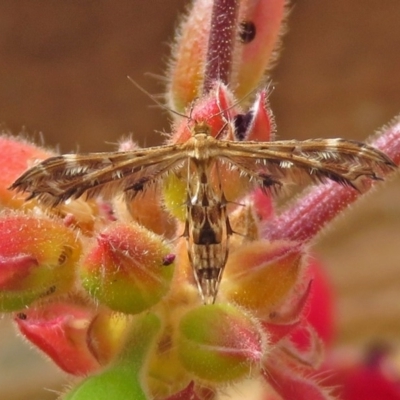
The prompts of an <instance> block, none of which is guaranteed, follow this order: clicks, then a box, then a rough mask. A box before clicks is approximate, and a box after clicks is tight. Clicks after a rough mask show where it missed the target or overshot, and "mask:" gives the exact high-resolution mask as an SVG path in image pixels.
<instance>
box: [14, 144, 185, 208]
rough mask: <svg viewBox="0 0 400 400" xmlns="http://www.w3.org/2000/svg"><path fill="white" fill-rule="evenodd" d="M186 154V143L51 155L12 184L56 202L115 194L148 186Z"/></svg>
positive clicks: (46, 201) (173, 168) (49, 202)
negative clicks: (126, 149)
mask: <svg viewBox="0 0 400 400" xmlns="http://www.w3.org/2000/svg"><path fill="white" fill-rule="evenodd" d="M186 157H187V151H186V150H185V146H183V145H169V146H159V147H150V148H147V149H140V150H136V151H128V152H112V153H88V154H82V155H79V154H66V155H62V156H56V157H51V158H48V159H47V160H44V161H42V162H41V163H39V164H38V165H36V166H34V167H32V168H30V169H29V170H27V171H26V172H25V173H24V174H22V175H21V176H20V177H19V178H18V179H17V180H16V181H15V182H14V183H13V184H12V185H11V187H10V189H15V190H18V191H22V192H29V193H30V196H29V199H31V198H38V199H39V200H40V201H41V202H43V203H45V204H47V205H49V206H55V205H57V204H59V203H61V202H63V201H65V200H67V199H69V198H72V199H76V198H78V197H80V196H82V195H85V196H86V198H91V197H94V196H96V195H102V196H103V197H105V198H109V197H113V196H115V194H117V193H119V192H125V193H126V195H127V196H131V197H133V196H134V194H131V193H134V192H138V191H142V190H144V189H145V187H146V186H147V185H149V184H151V183H153V182H155V181H156V180H157V179H159V178H161V177H162V175H163V174H165V173H168V172H170V171H174V170H175V169H177V168H179V167H180V165H182V164H183V163H184V161H185V159H186Z"/></svg>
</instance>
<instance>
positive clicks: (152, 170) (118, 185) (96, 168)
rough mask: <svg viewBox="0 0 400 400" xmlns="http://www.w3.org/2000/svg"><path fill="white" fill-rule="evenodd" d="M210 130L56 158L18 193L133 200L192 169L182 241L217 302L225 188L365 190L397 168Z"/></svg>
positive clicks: (346, 146) (348, 145)
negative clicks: (315, 185) (327, 184)
mask: <svg viewBox="0 0 400 400" xmlns="http://www.w3.org/2000/svg"><path fill="white" fill-rule="evenodd" d="M210 132H211V129H210V128H209V127H208V126H207V123H206V122H204V121H202V122H199V123H198V122H194V125H193V127H192V136H191V137H190V138H189V139H188V140H187V141H186V142H184V143H180V144H170V145H165V146H158V147H151V148H148V149H141V150H133V151H127V152H114V153H93V154H86V155H74V154H72V155H65V156H58V157H52V158H49V159H48V160H45V161H43V162H41V163H40V164H38V165H36V166H34V167H33V168H31V169H29V170H28V171H26V172H25V173H24V174H23V175H22V176H21V177H20V178H18V179H17V180H16V181H15V182H14V183H13V184H12V186H11V189H16V190H19V191H24V192H29V193H30V196H29V198H38V200H39V201H41V202H43V203H45V204H46V205H49V206H55V205H57V204H59V203H60V202H63V201H65V200H67V199H69V198H78V197H80V196H81V195H86V197H87V198H89V197H93V196H97V195H101V196H104V197H112V196H115V195H117V194H119V193H125V197H126V198H127V199H130V198H132V197H134V196H135V195H136V193H138V192H141V191H143V190H145V189H146V188H147V187H148V186H149V185H151V184H154V183H155V182H159V181H163V179H164V177H165V176H166V175H168V174H169V173H177V174H178V175H180V176H185V172H184V171H183V168H185V167H186V168H187V171H188V174H187V182H186V198H187V203H186V216H185V229H184V234H183V236H185V237H186V239H187V249H188V255H189V260H190V263H191V266H192V269H193V273H194V276H195V280H196V282H197V285H198V288H199V292H200V294H201V296H202V298H203V301H204V302H205V303H213V302H214V301H215V299H216V296H217V293H218V287H219V283H220V281H221V279H222V274H223V271H224V268H225V264H226V261H227V257H228V253H229V237H230V235H231V234H232V233H233V232H232V229H231V227H230V224H229V218H228V211H227V201H226V200H225V195H226V194H227V193H229V194H230V191H229V190H228V191H227V190H225V189H228V188H229V187H232V185H235V184H236V185H237V184H238V183H237V182H236V181H239V182H240V183H239V185H242V183H243V181H244V180H245V181H246V182H248V183H249V185H248V186H245V185H244V186H245V187H244V188H243V187H241V188H240V190H239V191H238V192H237V194H236V195H235V196H239V195H240V194H241V195H244V193H243V189H246V190H247V189H249V188H251V187H254V186H259V187H261V188H262V189H264V190H269V191H270V190H271V189H272V192H273V191H274V190H273V189H274V188H278V187H280V186H282V184H284V183H286V182H293V183H299V182H303V181H307V180H308V181H311V182H320V181H324V180H327V179H330V180H334V181H336V182H339V183H341V184H345V185H349V186H353V187H355V188H357V189H359V190H363V188H364V185H363V182H364V180H367V181H371V180H376V179H379V178H380V176H381V175H384V174H386V173H387V172H389V171H391V170H392V169H393V168H394V167H395V164H394V163H393V162H392V161H391V160H390V159H389V158H388V157H387V156H386V155H385V154H384V153H382V152H380V151H379V150H377V149H375V148H373V147H371V146H368V145H366V144H363V143H359V142H354V141H349V140H344V139H311V140H305V141H296V140H286V141H273V142H246V141H243V142H237V141H229V140H219V139H217V138H214V137H213V136H211V135H210ZM218 168H220V169H221V170H220V171H218ZM230 178H231V179H230ZM360 181H361V184H360ZM228 200H229V201H236V200H237V199H236V198H228ZM183 202H184V198H183V199H182V203H183Z"/></svg>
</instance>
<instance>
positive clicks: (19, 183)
mask: <svg viewBox="0 0 400 400" xmlns="http://www.w3.org/2000/svg"><path fill="white" fill-rule="evenodd" d="M189 158H193V159H196V158H198V159H200V158H201V159H202V160H208V161H210V162H221V163H224V164H228V166H229V168H231V169H233V170H238V171H239V172H240V173H241V174H242V175H243V176H246V177H248V179H249V181H250V184H252V185H258V186H261V187H262V188H264V189H268V188H270V187H277V186H281V185H282V184H284V183H287V182H292V183H303V182H310V181H311V182H321V181H325V180H327V179H330V180H333V181H336V182H339V183H341V184H344V185H349V186H352V187H354V188H356V189H358V190H363V189H364V184H365V182H366V181H370V180H378V179H381V175H384V174H385V173H387V172H389V171H390V170H392V169H393V168H394V167H395V165H394V163H393V162H392V161H391V160H390V159H389V158H388V157H387V156H386V155H385V154H384V153H382V152H381V151H379V150H377V149H375V148H373V147H371V146H368V145H366V144H364V143H360V142H355V141H350V140H344V139H310V140H305V141H296V140H286V141H284V140H283V141H274V142H235V141H226V140H218V139H214V138H212V137H210V136H207V135H198V136H197V135H196V134H195V135H194V136H193V137H192V138H191V139H189V140H188V141H187V142H186V143H183V144H177V145H166V146H159V147H151V148H148V149H143V150H136V151H131V152H114V153H90V154H86V155H76V154H69V155H68V154H67V155H64V156H58V157H52V158H49V159H47V160H45V161H43V162H42V163H40V164H38V165H36V166H35V167H33V168H31V169H29V170H28V171H26V172H25V173H24V174H23V175H22V176H21V177H20V178H18V179H17V180H16V181H15V182H14V183H13V185H12V186H11V189H16V190H19V191H24V192H30V193H31V195H30V197H29V198H34V197H36V198H38V199H39V200H40V201H42V202H43V203H45V204H48V205H50V206H54V205H57V204H59V203H60V202H62V201H65V200H67V199H69V198H78V197H80V196H81V195H83V194H85V195H86V196H87V197H93V196H95V195H98V194H101V195H102V196H104V197H111V196H114V195H116V194H117V193H120V192H122V193H125V194H126V195H127V196H128V197H133V196H134V195H135V194H136V193H137V192H140V191H142V190H144V189H145V187H146V186H147V185H149V184H151V183H153V182H155V181H157V180H158V179H160V178H162V177H163V176H164V174H167V173H169V172H175V171H177V170H178V169H179V168H181V167H182V165H183V164H184V163H185V161H186V160H188V159H189Z"/></svg>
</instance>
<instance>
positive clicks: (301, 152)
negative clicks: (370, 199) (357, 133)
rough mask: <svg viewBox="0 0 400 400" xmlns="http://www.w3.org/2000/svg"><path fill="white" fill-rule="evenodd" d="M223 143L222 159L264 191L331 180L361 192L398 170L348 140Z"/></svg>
mask: <svg viewBox="0 0 400 400" xmlns="http://www.w3.org/2000/svg"><path fill="white" fill-rule="evenodd" d="M220 143H221V146H220V147H221V148H220V151H219V158H220V159H222V160H224V161H226V162H227V163H228V164H230V165H231V167H232V168H233V169H238V170H239V171H241V173H242V174H243V175H245V176H248V178H249V180H250V181H253V182H254V183H255V184H256V185H259V186H261V187H264V188H265V187H268V186H269V185H271V186H273V185H275V186H276V185H278V186H279V185H281V184H283V183H287V182H292V183H303V182H305V183H307V182H310V181H311V182H321V181H325V180H327V179H330V180H333V181H336V182H338V183H341V184H343V185H349V186H352V187H354V188H355V189H357V190H360V191H362V190H363V189H364V184H365V183H366V181H370V180H379V179H382V176H383V175H385V174H386V173H387V172H390V171H391V170H393V169H394V168H395V164H394V163H393V161H392V160H390V158H389V157H388V156H386V154H384V153H382V152H381V151H379V150H377V149H375V148H374V147H372V146H369V145H367V144H364V143H361V142H356V141H350V140H345V139H310V140H305V141H296V140H285V141H275V142H270V143H260V142H245V143H238V142H228V141H225V142H223V141H221V142H220Z"/></svg>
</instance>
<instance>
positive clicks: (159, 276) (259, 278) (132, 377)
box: [0, 0, 400, 400]
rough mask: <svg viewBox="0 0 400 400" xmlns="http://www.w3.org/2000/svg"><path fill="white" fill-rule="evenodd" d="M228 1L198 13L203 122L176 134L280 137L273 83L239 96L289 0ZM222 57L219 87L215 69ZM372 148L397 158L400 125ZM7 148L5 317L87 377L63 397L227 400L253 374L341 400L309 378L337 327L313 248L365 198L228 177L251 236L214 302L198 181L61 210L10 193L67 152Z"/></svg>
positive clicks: (0, 302) (287, 389) (188, 104)
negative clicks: (198, 241)
mask: <svg viewBox="0 0 400 400" xmlns="http://www.w3.org/2000/svg"><path fill="white" fill-rule="evenodd" d="M227 3H229V2H227ZM233 3H235V4H236V5H237V3H238V2H233ZM221 4H222V5H223V4H224V2H223V1H222V2H220V1H215V2H214V3H213V2H211V1H206V0H202V1H196V2H194V4H193V7H192V9H191V11H190V13H189V15H188V17H187V19H186V20H185V21H183V24H182V28H181V31H180V37H179V38H178V40H177V44H176V46H175V57H174V61H173V62H172V63H171V67H170V85H169V92H168V101H169V104H170V105H171V107H172V108H173V109H174V110H176V111H178V112H186V113H187V115H188V117H189V122H188V120H187V118H183V119H181V120H178V119H177V120H176V122H175V124H174V126H173V128H172V134H171V136H170V138H169V142H170V143H182V142H185V141H186V140H188V139H189V138H190V136H191V135H192V133H191V123H190V121H196V123H199V122H206V123H207V124H208V125H209V127H210V130H211V134H212V135H213V136H214V137H217V135H218V134H219V132H221V129H222V128H223V127H224V126H225V125H226V121H229V123H230V124H231V125H232V129H231V131H229V132H230V133H229V132H228V134H231V135H232V136H231V137H228V139H230V140H253V141H264V142H266V141H269V140H271V139H272V138H273V131H274V122H273V118H272V114H271V111H270V109H269V106H268V102H267V92H266V91H265V90H262V91H260V93H259V94H258V95H257V96H256V98H255V100H254V103H253V105H252V106H251V107H249V108H248V110H247V109H246V110H244V109H243V108H242V106H241V105H240V104H239V103H238V101H237V100H236V99H237V98H241V97H243V94H244V93H246V92H249V91H251V90H253V89H254V87H255V86H257V85H258V83H259V81H260V79H262V75H263V73H264V71H265V69H266V67H267V65H268V63H269V62H270V60H271V55H272V53H273V50H274V48H275V44H276V41H277V38H278V36H279V31H280V29H281V28H280V27H281V24H282V19H283V15H284V1H278V0H276V1H256V2H254V1H253V2H250V1H241V2H240V7H239V9H238V10H235V8H232V7H230V8H229V10H230V11H229V12H228V9H224V8H223V6H221ZM218 6H219V7H222V8H221V9H220V10H219V9H218ZM221 10H222V14H221ZM230 13H233V14H232V15H233V16H234V18H233V19H232V17H229V18H231V20H228V26H231V27H234V28H235V27H237V26H238V21H240V24H239V25H240V27H241V30H240V38H241V40H239V43H237V44H235V46H233V47H230V46H229V45H226V46H227V49H228V50H229V51H226V48H219V47H217V48H216V47H213V46H212V43H213V42H215V35H216V34H217V36H218V33H220V32H221V31H220V30H221V29H222V28H224V26H223V27H222V28H221V27H218V26H217V27H215V26H214V25H213V22H212V21H214V19H217V20H218V16H219V17H221V15H223V16H227V15H228V16H229V15H230ZM204 26H208V27H209V28H208V29H204ZM252 28H253V29H252ZM235 29H236V28H235ZM223 31H224V32H225V33H226V32H227V31H229V29H228V30H227V29H224V30H223ZM235 32H236V30H235ZM253 33H254V35H253ZM236 42H237V41H235V40H233V43H236ZM224 43H225V42H224ZM207 44H208V47H207ZM216 52H217V53H218V54H219V56H218V57H215V54H216ZM224 52H226V53H229V55H230V57H229V60H228V61H227V62H226V65H225V66H224V65H223V64H224V63H223V62H222V61H221V60H225V58H224V57H225V56H224ZM215 58H217V59H218V60H219V61H220V63H221V65H220V66H219V67H218V68H216V70H218V71H219V75H218V80H217V79H214V78H213V77H212V73H211V72H210V71H208V69H209V68H210V65H211V64H212V63H211V60H214V59H215ZM225 61H226V60H225ZM225 61H224V62H225ZM224 74H225V75H226V76H225V77H224ZM210 80H211V81H212V83H211V84H210V82H209V81H210ZM232 87H233V88H236V89H235V90H234V92H232V90H231V89H230V88H232ZM195 98H198V100H196V101H195V102H194V103H193V101H194V99H195ZM193 104H194V105H193ZM188 110H189V111H188ZM221 110H223V112H221ZM235 135H236V136H235ZM237 135H239V136H240V138H238V137H237ZM373 144H374V145H375V146H377V147H378V148H380V149H381V150H383V151H385V152H387V153H388V154H389V156H391V157H392V158H393V160H394V161H395V162H396V163H398V162H399V160H400V123H399V121H395V122H394V123H393V124H392V125H391V126H390V127H387V128H385V130H384V132H383V133H382V134H381V135H380V136H379V137H378V138H377V139H376V140H375V142H374V143H373ZM0 148H2V153H3V154H4V158H3V163H2V166H1V167H0V168H1V169H2V174H1V178H0V201H1V203H2V205H3V208H4V211H3V212H2V214H1V215H0V238H1V240H0V310H1V312H4V313H13V315H14V319H15V323H16V324H17V326H18V328H19V330H20V331H21V332H22V334H23V335H24V336H25V337H26V338H27V339H28V340H29V341H31V342H32V343H33V344H34V345H36V346H37V347H38V348H39V349H41V350H42V351H43V352H45V353H46V354H47V355H48V356H49V357H50V358H51V359H52V360H53V361H54V362H55V363H56V364H57V365H58V366H59V367H60V368H61V369H62V370H64V371H66V372H68V373H69V374H71V375H74V376H81V377H84V379H82V381H81V382H80V383H79V384H78V385H77V386H76V387H75V388H74V389H72V390H71V391H70V392H68V393H66V394H64V395H63V398H64V399H74V400H88V399H116V400H117V399H126V398H132V399H144V400H145V399H150V398H151V399H169V400H174V399H176V400H177V399H189V398H190V399H194V400H195V399H199V400H200V399H212V398H214V397H216V396H217V395H220V393H221V392H222V393H223V392H226V391H227V388H228V385H231V384H236V383H238V382H242V381H244V380H246V379H253V380H255V381H259V382H262V385H263V399H270V400H272V399H279V398H281V399H293V398H296V399H298V400H302V399H304V400H323V399H325V400H327V399H331V398H332V397H331V395H330V392H329V390H328V389H325V388H323V387H322V386H321V385H319V384H318V382H317V381H315V380H314V379H313V378H311V377H310V376H311V373H312V372H313V371H315V370H316V369H317V368H318V366H319V364H320V362H321V359H322V349H323V342H324V341H325V342H327V341H328V342H329V340H330V338H331V330H330V329H331V328H330V327H331V326H332V321H331V310H330V299H329V295H328V294H327V293H326V288H325V287H324V284H325V283H324V280H323V277H322V276H321V274H320V271H319V270H318V266H316V263H315V262H314V263H310V261H309V257H308V243H309V242H310V241H311V240H312V239H313V238H314V237H315V235H316V234H318V232H319V231H320V230H321V229H322V228H324V227H325V226H326V225H327V224H328V223H329V222H330V221H331V220H332V219H333V218H334V217H335V216H336V215H337V214H339V213H340V212H341V211H342V210H343V209H345V208H346V207H347V206H348V205H349V204H351V203H352V202H354V201H355V200H356V199H357V198H358V197H359V195H360V193H358V192H357V191H356V190H354V189H353V188H350V187H344V186H340V185H339V184H337V183H334V182H332V183H329V184H326V185H318V186H315V187H313V188H311V189H310V190H308V191H307V192H306V193H305V194H304V195H303V196H302V197H299V198H297V199H296V200H295V201H294V202H292V203H290V204H289V205H288V206H287V207H286V209H284V210H283V211H280V212H277V211H275V209H274V206H273V203H272V201H271V198H270V197H269V196H268V194H267V193H265V191H262V190H254V191H252V192H251V193H248V192H247V191H246V190H245V188H246V185H241V184H240V183H239V184H238V182H240V180H241V179H242V178H243V177H241V176H240V174H238V176H237V177H236V178H237V179H235V181H233V180H232V179H231V180H229V179H224V174H227V175H226V176H228V173H230V175H229V176H232V174H231V171H219V174H220V175H221V180H222V181H223V182H224V194H225V196H226V198H227V199H229V200H230V202H231V203H230V204H229V205H228V213H229V220H230V224H231V226H232V229H233V232H237V233H234V234H233V235H232V237H231V240H230V242H229V257H228V259H227V263H226V266H225V272H224V275H223V279H222V282H221V284H220V287H219V292H218V297H217V301H216V303H215V304H208V305H204V304H203V301H202V298H201V296H200V294H199V292H198V289H197V287H196V282H195V278H194V276H193V271H192V268H191V265H190V261H189V258H188V254H187V249H186V243H185V240H184V238H182V237H180V236H181V235H182V233H183V230H184V224H185V218H186V215H185V207H184V205H185V201H186V185H187V184H188V183H187V182H185V181H184V180H182V179H178V178H177V177H176V176H175V175H174V174H170V175H168V177H167V178H166V179H165V180H163V181H162V182H161V183H160V184H158V185H154V186H152V187H150V188H149V189H147V190H146V191H144V192H143V193H141V194H139V195H137V196H136V197H135V198H134V199H132V200H131V201H129V202H128V203H126V202H125V200H124V199H122V197H120V196H118V193H115V198H113V199H112V200H104V199H102V198H96V197H95V198H93V199H91V200H83V199H75V200H69V201H67V202H65V203H62V204H60V205H57V206H56V207H54V208H49V207H45V206H43V205H42V204H41V203H40V202H38V201H37V200H36V199H28V200H27V199H26V196H25V195H23V194H18V193H14V192H10V191H8V190H7V188H8V187H9V186H10V185H11V184H12V183H13V182H14V180H15V179H16V178H18V176H19V175H20V174H21V173H22V172H24V170H25V169H26V168H27V167H29V166H31V165H32V164H33V163H34V162H37V160H43V159H45V158H47V157H49V156H51V155H52V153H51V152H48V151H46V150H43V149H40V148H38V147H36V146H34V145H32V144H29V143H27V142H25V141H23V140H20V139H15V138H12V137H9V136H3V137H2V138H1V140H0ZM121 148H122V149H123V150H124V151H126V150H127V149H128V150H129V149H135V145H134V144H132V143H130V142H125V143H122V144H121ZM55 179H57V177H55ZM321 308H322V310H323V312H318V309H319V310H321Z"/></svg>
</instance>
